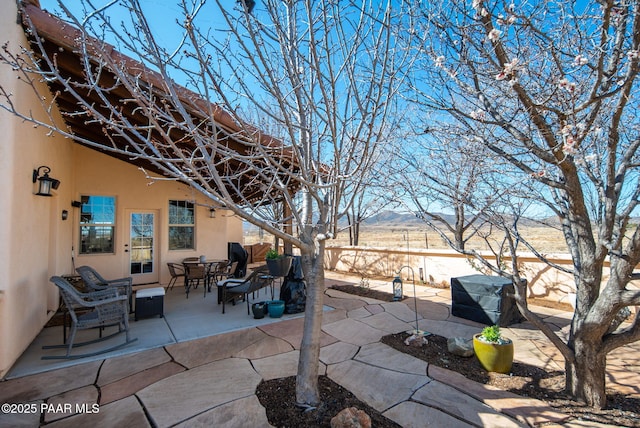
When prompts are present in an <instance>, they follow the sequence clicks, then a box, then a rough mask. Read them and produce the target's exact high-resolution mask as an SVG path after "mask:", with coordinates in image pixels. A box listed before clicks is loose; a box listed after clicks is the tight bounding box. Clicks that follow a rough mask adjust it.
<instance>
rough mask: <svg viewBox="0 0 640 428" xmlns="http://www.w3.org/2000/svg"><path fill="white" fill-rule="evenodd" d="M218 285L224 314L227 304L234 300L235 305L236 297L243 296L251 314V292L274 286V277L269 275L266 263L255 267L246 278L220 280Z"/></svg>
mask: <svg viewBox="0 0 640 428" xmlns="http://www.w3.org/2000/svg"><path fill="white" fill-rule="evenodd" d="M218 287H219V288H220V289H221V293H220V295H221V301H222V313H223V314H224V313H225V304H226V303H228V302H233V304H234V305H235V302H236V299H238V298H242V299H243V300H245V301H246V302H247V314H250V313H251V312H250V310H249V294H250V293H254V292H256V291H258V290H260V289H262V288H265V287H273V277H272V276H271V275H269V270H268V269H267V266H266V265H265V266H260V267H258V268H256V269H254V270H253V272H251V274H250V275H249V276H248V277H247V278H246V279H244V280H238V279H226V280H222V281H219V282H218ZM272 293H273V289H272Z"/></svg>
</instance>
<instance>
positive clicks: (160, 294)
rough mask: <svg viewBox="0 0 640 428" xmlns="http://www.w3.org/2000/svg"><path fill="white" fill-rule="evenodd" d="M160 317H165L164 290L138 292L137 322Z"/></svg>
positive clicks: (160, 288) (156, 288)
mask: <svg viewBox="0 0 640 428" xmlns="http://www.w3.org/2000/svg"><path fill="white" fill-rule="evenodd" d="M155 315H159V316H160V318H162V317H163V316H164V288H162V287H154V288H144V289H142V290H138V291H136V316H135V320H136V321H138V319H140V318H148V317H152V316H155Z"/></svg>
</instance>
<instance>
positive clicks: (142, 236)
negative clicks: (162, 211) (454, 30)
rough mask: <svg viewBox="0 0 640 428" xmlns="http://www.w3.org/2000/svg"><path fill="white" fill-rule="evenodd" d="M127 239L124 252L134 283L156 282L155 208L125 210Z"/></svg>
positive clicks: (156, 217) (156, 213) (157, 276)
mask: <svg viewBox="0 0 640 428" xmlns="http://www.w3.org/2000/svg"><path fill="white" fill-rule="evenodd" d="M127 218H128V220H129V239H128V244H125V245H126V247H127V248H126V249H125V254H126V255H128V257H127V258H128V260H127V263H128V266H129V275H131V276H132V277H133V283H134V284H149V283H154V282H158V280H159V269H158V256H157V251H156V245H157V219H158V211H157V210H127Z"/></svg>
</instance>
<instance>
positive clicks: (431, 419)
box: [383, 401, 496, 428]
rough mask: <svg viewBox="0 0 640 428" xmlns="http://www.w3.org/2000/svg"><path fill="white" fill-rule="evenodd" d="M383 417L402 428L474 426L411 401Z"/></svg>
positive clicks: (461, 427) (390, 410)
mask: <svg viewBox="0 0 640 428" xmlns="http://www.w3.org/2000/svg"><path fill="white" fill-rule="evenodd" d="M383 415H384V416H386V417H387V418H389V419H391V420H392V421H395V422H396V423H398V424H399V425H400V426H402V428H429V427H433V428H441V427H447V428H469V427H473V426H474V425H471V424H469V423H467V422H464V421H461V420H460V419H456V418H454V417H453V416H451V415H448V414H446V413H444V412H442V411H440V410H438V409H434V408H432V407H429V406H425V405H423V404H420V403H414V402H411V401H405V402H402V403H400V404H398V405H397V406H394V407H393V408H391V409H389V410H387V411H386V412H384V413H383ZM487 426H496V425H487Z"/></svg>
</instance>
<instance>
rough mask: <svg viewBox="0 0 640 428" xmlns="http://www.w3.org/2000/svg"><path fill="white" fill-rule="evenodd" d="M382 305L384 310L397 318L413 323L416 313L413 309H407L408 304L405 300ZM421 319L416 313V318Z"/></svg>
mask: <svg viewBox="0 0 640 428" xmlns="http://www.w3.org/2000/svg"><path fill="white" fill-rule="evenodd" d="M382 307H383V308H384V311H385V312H387V313H389V314H391V315H393V316H394V317H396V318H398V319H399V320H402V321H405V322H410V323H415V322H416V313H415V312H414V311H413V309H409V306H407V304H406V303H405V302H392V303H383V304H382ZM411 308H413V303H412V304H411ZM421 319H422V315H420V313H418V320H421Z"/></svg>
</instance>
